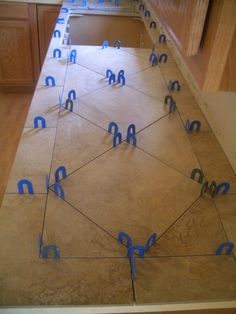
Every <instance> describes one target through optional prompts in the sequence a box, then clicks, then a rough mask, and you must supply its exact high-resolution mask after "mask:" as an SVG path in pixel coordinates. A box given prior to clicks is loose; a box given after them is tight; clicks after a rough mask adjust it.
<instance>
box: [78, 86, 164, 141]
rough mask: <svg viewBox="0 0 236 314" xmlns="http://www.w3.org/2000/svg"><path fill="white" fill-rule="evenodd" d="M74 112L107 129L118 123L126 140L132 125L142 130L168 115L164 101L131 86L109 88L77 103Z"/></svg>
mask: <svg viewBox="0 0 236 314" xmlns="http://www.w3.org/2000/svg"><path fill="white" fill-rule="evenodd" d="M74 108H75V109H74V111H75V112H77V113H78V114H80V115H81V116H82V117H85V118H87V119H88V120H90V121H92V122H94V123H96V124H97V125H99V126H101V127H103V128H104V129H106V130H107V128H108V124H109V123H110V122H111V121H115V122H116V123H118V125H119V131H121V132H122V134H123V137H126V132H127V128H128V126H129V124H131V123H134V124H135V125H136V130H137V131H139V130H141V129H143V128H144V127H146V126H148V125H149V124H151V123H153V122H154V121H156V120H158V119H159V118H160V117H162V116H164V115H165V114H167V112H166V108H165V107H164V105H163V102H160V101H158V100H156V99H154V98H152V97H150V96H147V95H144V94H143V93H140V92H139V91H136V90H134V89H133V88H130V87H128V86H108V87H106V88H104V89H101V90H99V91H97V92H95V93H91V94H89V95H87V96H84V97H81V99H80V100H78V101H76V102H75V103H74Z"/></svg>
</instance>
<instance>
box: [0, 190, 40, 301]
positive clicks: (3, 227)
mask: <svg viewBox="0 0 236 314" xmlns="http://www.w3.org/2000/svg"><path fill="white" fill-rule="evenodd" d="M45 202H46V195H5V198H4V201H3V203H2V206H1V210H0V246H1V250H0V264H1V263H2V262H4V261H5V262H8V263H11V262H12V261H17V260H18V259H31V258H36V257H37V256H38V243H37V239H38V234H39V233H41V231H42V225H43V216H44V209H45ZM0 299H1V298H0Z"/></svg>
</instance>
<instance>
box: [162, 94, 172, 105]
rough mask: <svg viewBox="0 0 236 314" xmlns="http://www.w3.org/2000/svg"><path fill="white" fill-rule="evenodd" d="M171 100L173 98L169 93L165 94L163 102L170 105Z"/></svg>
mask: <svg viewBox="0 0 236 314" xmlns="http://www.w3.org/2000/svg"><path fill="white" fill-rule="evenodd" d="M173 100H174V99H173V97H172V96H171V95H166V96H165V99H164V104H169V105H170V104H171V103H172V101H173Z"/></svg>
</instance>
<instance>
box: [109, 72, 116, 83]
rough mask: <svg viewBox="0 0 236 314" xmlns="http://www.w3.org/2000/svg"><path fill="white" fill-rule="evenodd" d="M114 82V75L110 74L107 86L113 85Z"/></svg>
mask: <svg viewBox="0 0 236 314" xmlns="http://www.w3.org/2000/svg"><path fill="white" fill-rule="evenodd" d="M115 82H116V76H115V74H114V73H112V74H111V75H110V77H109V85H111V83H115Z"/></svg>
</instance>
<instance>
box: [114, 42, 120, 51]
mask: <svg viewBox="0 0 236 314" xmlns="http://www.w3.org/2000/svg"><path fill="white" fill-rule="evenodd" d="M114 47H115V48H117V49H120V47H121V42H120V40H116V41H115V43H114Z"/></svg>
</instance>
